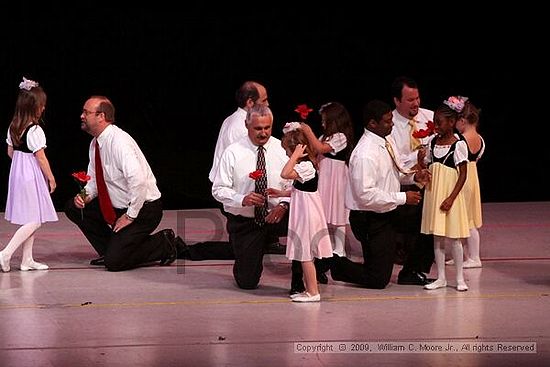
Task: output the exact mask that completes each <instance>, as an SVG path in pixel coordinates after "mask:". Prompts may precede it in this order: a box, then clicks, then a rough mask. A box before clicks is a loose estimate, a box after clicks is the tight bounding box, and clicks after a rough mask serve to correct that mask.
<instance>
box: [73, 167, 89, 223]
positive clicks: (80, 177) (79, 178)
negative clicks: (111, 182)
mask: <svg viewBox="0 0 550 367" xmlns="http://www.w3.org/2000/svg"><path fill="white" fill-rule="evenodd" d="M71 176H73V178H74V179H75V180H76V182H77V183H78V186H79V187H80V191H79V193H78V195H80V197H81V198H82V200H85V199H86V196H87V195H88V193H87V192H86V183H87V182H88V181H90V180H91V177H90V176H88V175H87V174H86V172H85V171H79V172H75V173H73V174H72V175H71ZM80 214H81V216H82V219H84V212H83V211H82V210H80Z"/></svg>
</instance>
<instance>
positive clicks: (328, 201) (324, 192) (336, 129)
mask: <svg viewBox="0 0 550 367" xmlns="http://www.w3.org/2000/svg"><path fill="white" fill-rule="evenodd" d="M319 114H320V115H321V127H322V129H323V131H322V132H323V134H322V135H321V136H320V137H319V138H317V137H316V136H315V134H314V133H313V131H312V129H311V127H310V126H309V125H307V124H305V123H302V124H301V127H300V128H301V129H302V130H303V131H304V133H305V135H306V137H307V140H308V145H309V146H310V147H311V148H312V149H313V150H314V151H315V152H316V153H317V157H318V158H319V195H321V202H322V203H323V208H324V210H325V217H326V219H327V224H328V228H329V231H330V234H331V240H332V251H333V253H335V254H336V255H338V256H341V257H343V256H346V250H345V244H346V225H347V224H348V223H349V210H347V209H346V207H345V205H344V198H345V193H346V186H347V185H348V162H349V157H350V154H351V151H352V150H353V147H354V140H355V139H354V133H353V123H352V121H351V116H350V114H349V112H348V110H347V109H346V107H344V105H342V104H341V103H338V102H329V103H326V104H324V105H322V106H321V108H320V110H319Z"/></svg>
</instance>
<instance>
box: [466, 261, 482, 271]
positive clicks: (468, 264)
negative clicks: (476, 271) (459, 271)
mask: <svg viewBox="0 0 550 367" xmlns="http://www.w3.org/2000/svg"><path fill="white" fill-rule="evenodd" d="M481 266H482V265H481V260H477V261H476V260H472V259H468V260H466V261H464V265H462V267H463V268H464V269H472V268H481Z"/></svg>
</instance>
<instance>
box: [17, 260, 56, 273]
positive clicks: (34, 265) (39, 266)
mask: <svg viewBox="0 0 550 367" xmlns="http://www.w3.org/2000/svg"><path fill="white" fill-rule="evenodd" d="M49 268H50V267H49V266H48V265H46V264H43V263H39V262H38V261H34V260H33V261H31V262H30V263H28V264H21V267H20V268H19V269H21V271H29V270H48V269H49Z"/></svg>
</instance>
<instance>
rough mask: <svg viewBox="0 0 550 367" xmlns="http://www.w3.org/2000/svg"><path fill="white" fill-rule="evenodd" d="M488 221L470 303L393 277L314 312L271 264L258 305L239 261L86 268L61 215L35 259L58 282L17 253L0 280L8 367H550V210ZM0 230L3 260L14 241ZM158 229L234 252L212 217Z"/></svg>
mask: <svg viewBox="0 0 550 367" xmlns="http://www.w3.org/2000/svg"><path fill="white" fill-rule="evenodd" d="M483 209H484V213H483V214H484V225H483V227H482V229H481V231H480V234H481V255H482V261H483V268H480V269H465V277H466V282H467V283H468V285H469V288H470V289H469V291H467V292H457V291H456V289H455V288H452V287H447V288H445V289H438V290H434V291H426V290H424V289H422V287H420V286H403V285H398V284H396V282H395V281H396V276H397V273H398V271H399V269H400V266H398V265H396V266H395V267H394V275H393V277H392V282H391V283H390V285H389V286H388V287H387V288H386V289H384V290H369V289H362V288H358V287H355V286H351V285H347V284H344V283H340V282H335V281H332V279H330V280H329V284H327V285H321V287H320V288H321V296H322V300H321V302H320V303H310V304H296V303H292V302H291V301H290V300H289V298H288V288H289V283H290V266H289V262H288V260H287V259H286V258H285V257H284V256H283V255H267V256H266V257H265V262H264V273H263V276H262V279H261V285H260V287H259V288H258V289H256V290H253V291H244V290H240V289H238V288H236V286H235V284H234V281H233V276H232V261H201V262H192V261H188V260H177V262H176V263H174V264H172V265H171V266H168V267H159V266H156V265H153V266H148V267H144V268H139V269H135V270H131V271H125V272H119V273H111V272H108V271H105V269H104V268H101V267H95V266H90V265H89V260H90V259H92V258H94V257H96V254H95V253H94V251H93V249H92V248H91V246H90V245H89V244H88V243H87V241H86V239H85V238H84V236H82V235H81V233H80V232H79V231H78V229H77V228H76V226H74V225H73V224H71V223H70V222H69V221H68V220H67V219H66V218H65V216H64V215H63V214H61V213H60V220H59V222H56V223H47V224H45V225H44V226H42V228H40V230H39V232H37V235H36V241H35V246H34V247H35V251H34V254H35V259H37V260H39V261H43V262H45V263H47V264H48V265H49V266H50V267H51V269H50V270H47V271H32V272H21V271H19V269H18V267H19V266H18V265H19V259H20V250H19V251H18V252H16V253H15V254H14V256H13V258H12V261H11V266H12V270H11V272H9V273H0V328H1V333H0V365H1V366H2V367H9V366H17V367H19V366H33V367H39V366H63V367H64V366H82V367H86V366H125V367H126V366H362V365H385V366H394V365H395V366H428V365H429V366H443V365H444V366H447V367H450V366H460V367H466V366H548V365H550V318H548V317H547V315H548V311H549V310H550V297H549V294H550V202H532V203H488V204H484V207H483ZM2 217H3V214H2ZM0 228H1V231H0V242H1V243H2V247H3V246H4V245H5V244H6V243H7V241H8V240H9V239H10V237H11V235H12V234H13V232H14V231H15V229H16V228H17V227H16V226H13V225H10V224H8V223H7V222H6V221H5V220H2V222H1V224H0ZM162 228H173V229H174V230H177V231H178V233H179V234H180V235H181V236H182V237H184V238H185V239H186V241H187V242H188V243H190V244H191V243H193V242H197V241H202V240H220V239H224V238H226V237H225V234H224V231H223V217H222V216H221V215H220V214H219V212H218V211H217V210H216V209H204V210H183V211H166V212H165V216H164V219H163V222H162V223H161V225H160V226H159V229H162ZM354 255H355V256H356V255H357V254H354ZM435 276H436V269H435V265H434V266H433V267H432V273H431V277H435ZM329 278H330V277H329ZM447 278H448V280H449V283H450V284H454V268H453V267H452V266H447ZM308 348H309V350H310V351H313V352H311V353H308ZM438 348H440V349H438ZM512 348H516V349H512ZM521 348H525V349H524V350H523V352H521V351H520V350H519V349H521ZM367 354H368V355H367Z"/></svg>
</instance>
